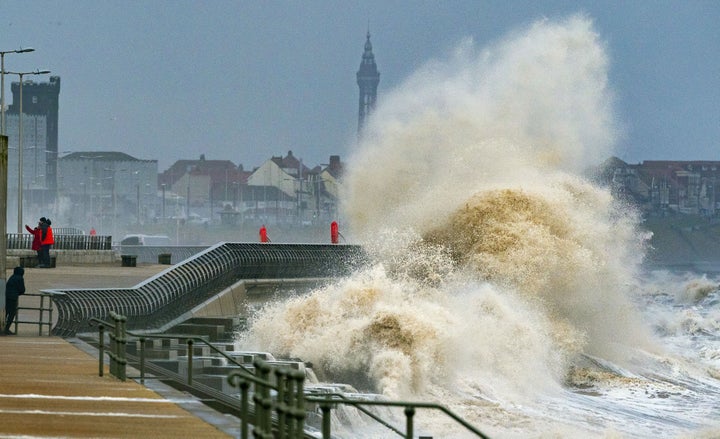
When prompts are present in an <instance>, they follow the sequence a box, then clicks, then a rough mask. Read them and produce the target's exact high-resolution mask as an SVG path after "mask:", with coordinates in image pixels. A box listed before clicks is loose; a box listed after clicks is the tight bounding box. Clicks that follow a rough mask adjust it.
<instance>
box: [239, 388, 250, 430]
mask: <svg viewBox="0 0 720 439" xmlns="http://www.w3.org/2000/svg"><path fill="white" fill-rule="evenodd" d="M249 389H250V383H249V382H248V381H245V380H243V382H242V383H240V395H241V399H240V414H241V415H242V416H241V418H240V437H241V438H242V439H248V435H249V428H248V425H249V423H248V412H249V411H250V404H249V402H248V391H249Z"/></svg>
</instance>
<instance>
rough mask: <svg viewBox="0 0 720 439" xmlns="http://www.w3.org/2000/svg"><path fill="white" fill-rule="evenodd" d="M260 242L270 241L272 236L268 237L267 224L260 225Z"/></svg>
mask: <svg viewBox="0 0 720 439" xmlns="http://www.w3.org/2000/svg"><path fill="white" fill-rule="evenodd" d="M260 242H270V238H268V234H267V229H266V228H265V224H263V225H262V227H260Z"/></svg>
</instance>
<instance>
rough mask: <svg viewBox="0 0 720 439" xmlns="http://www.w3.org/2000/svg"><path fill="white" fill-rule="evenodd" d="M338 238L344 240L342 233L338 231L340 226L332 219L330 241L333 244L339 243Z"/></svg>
mask: <svg viewBox="0 0 720 439" xmlns="http://www.w3.org/2000/svg"><path fill="white" fill-rule="evenodd" d="M340 238H342V239H343V241H344V240H345V237H344V236H342V233H340V227H339V226H338V223H337V221H333V222H331V223H330V242H331V243H333V244H339V243H340Z"/></svg>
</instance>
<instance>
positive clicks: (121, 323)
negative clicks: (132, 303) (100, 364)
mask: <svg viewBox="0 0 720 439" xmlns="http://www.w3.org/2000/svg"><path fill="white" fill-rule="evenodd" d="M125 322H127V317H125V316H120V318H119V319H118V324H117V327H118V328H119V331H118V333H119V337H120V338H119V339H118V363H119V366H120V370H119V372H120V373H119V376H118V378H120V380H121V381H125V380H126V379H127V358H126V356H125V350H126V349H125V345H126V344H127V334H126V331H125Z"/></svg>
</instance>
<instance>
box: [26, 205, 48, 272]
mask: <svg viewBox="0 0 720 439" xmlns="http://www.w3.org/2000/svg"><path fill="white" fill-rule="evenodd" d="M43 221H45V217H43V218H40V221H38V225H37V226H35V228H34V229H31V228H30V226H28V225H27V224H25V230H27V231H28V233H30V234H32V236H33V240H32V245H31V246H30V248H32V249H33V251H35V253H37V258H38V265H40V264H42V252H41V251H40V247H41V245H40V243H41V241H42V230H41V229H40V225H41V224H42V223H43Z"/></svg>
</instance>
